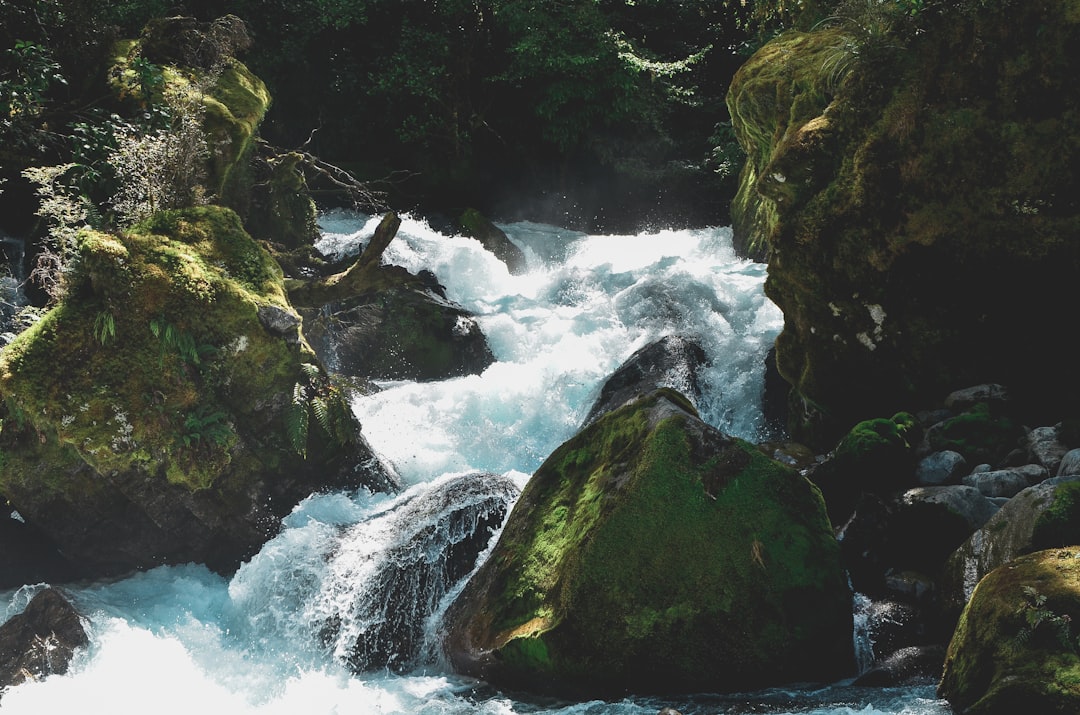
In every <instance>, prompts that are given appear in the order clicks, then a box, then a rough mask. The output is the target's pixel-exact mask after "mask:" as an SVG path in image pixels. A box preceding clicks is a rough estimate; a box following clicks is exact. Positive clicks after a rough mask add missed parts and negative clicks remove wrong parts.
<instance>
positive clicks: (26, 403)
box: [0, 207, 388, 573]
mask: <svg viewBox="0 0 1080 715" xmlns="http://www.w3.org/2000/svg"><path fill="white" fill-rule="evenodd" d="M80 250H81V253H80V258H79V262H78V268H77V270H76V272H75V273H74V275H72V277H71V285H70V290H69V292H68V294H67V296H66V297H65V298H64V299H63V300H62V301H61V302H60V303H59V304H57V305H56V306H55V307H54V308H53V309H52V310H50V311H49V313H48V314H47V315H46V316H45V317H44V319H42V320H41V321H40V322H39V323H38V324H37V325H36V326H34V327H33V328H31V329H30V330H27V331H26V332H24V333H22V334H21V335H20V336H19V337H18V338H17V339H16V340H15V341H14V342H13V343H11V344H10V345H8V346H7V347H6V348H5V349H4V350H3V352H0V396H2V397H3V400H4V408H3V412H4V414H3V415H2V419H3V421H2V423H0V424H2V431H0V461H2V463H3V470H2V473H0V493H2V494H3V495H4V496H5V497H7V499H8V500H10V502H11V504H12V505H13V506H14V507H15V508H16V509H18V511H19V512H20V514H22V515H23V516H24V517H25V518H26V520H27V521H28V522H30V523H32V524H34V525H36V526H37V527H38V528H40V529H41V530H42V531H44V532H45V533H46V534H47V535H48V536H49V537H51V538H52V539H53V541H54V542H55V543H56V544H57V546H59V548H60V549H61V551H63V553H64V554H66V555H67V556H68V557H69V558H70V559H72V560H73V561H74V562H75V563H76V565H77V566H78V567H80V568H81V569H82V570H83V571H85V572H90V573H100V572H111V571H121V570H124V569H128V568H136V567H145V566H152V565H155V564H158V563H162V562H177V561H192V560H194V561H205V562H208V563H210V564H211V565H212V566H215V567H219V568H228V567H230V566H232V565H235V564H236V563H237V562H238V561H239V560H240V559H241V558H243V557H245V556H247V555H250V553H252V552H253V550H254V549H256V548H257V547H258V546H259V545H261V543H262V542H263V541H264V540H265V539H266V537H267V536H268V535H269V534H270V533H272V531H273V530H274V529H275V527H276V525H277V518H278V517H279V516H280V515H282V514H283V513H285V512H287V511H288V510H289V509H291V508H292V506H293V505H294V504H295V503H296V502H297V501H298V500H300V499H302V498H303V497H305V496H307V495H308V494H310V493H311V492H312V491H315V490H318V489H321V488H324V487H329V486H347V485H351V486H359V485H360V484H362V483H367V484H369V485H370V486H372V487H378V488H384V487H386V486H387V482H388V475H387V474H386V472H385V471H384V470H383V469H382V468H381V467H379V466H378V465H377V460H374V459H372V458H371V454H370V451H369V450H368V449H367V447H366V444H365V443H364V440H363V438H362V436H361V435H360V434H359V425H358V424H357V423H356V421H355V418H354V417H353V416H352V413H351V411H350V410H349V409H348V406H347V404H345V403H344V400H343V396H342V394H341V393H340V392H339V391H337V390H336V389H335V388H334V386H333V385H332V384H331V383H330V382H329V381H328V379H327V378H326V377H325V375H324V374H322V373H320V369H319V367H318V366H317V365H318V363H317V359H316V357H315V355H314V354H313V353H312V351H311V350H310V348H308V347H307V346H306V343H305V342H304V341H303V339H302V337H301V335H300V333H299V331H298V325H299V319H298V317H297V316H296V315H295V313H293V312H292V309H291V307H290V306H289V304H288V302H287V300H286V298H285V292H284V287H283V283H282V277H281V271H280V269H279V268H278V266H277V264H275V263H274V261H273V260H272V259H271V257H270V256H269V254H267V253H266V251H265V250H263V249H262V248H261V247H260V246H259V245H258V244H256V243H255V242H254V241H253V240H252V239H251V238H250V237H249V236H248V235H247V234H246V233H245V232H244V231H243V229H242V227H241V225H240V221H239V219H238V217H237V216H236V214H235V213H233V212H232V211H229V210H228V209H223V208H219V207H203V208H197V209H190V210H185V211H177V212H167V213H163V214H158V215H156V216H154V217H153V218H152V219H150V220H149V221H148V222H146V223H144V224H142V225H139V226H137V227H135V228H134V229H133V230H132V231H130V232H129V233H126V234H122V235H112V234H107V233H100V232H94V231H88V232H86V233H84V234H83V236H82V243H81V249H80ZM290 317H291V320H290V319H289V318H290ZM311 405H318V406H319V407H320V409H317V410H314V411H312V410H311ZM309 411H311V413H312V414H314V415H315V417H316V418H322V419H321V420H320V419H310V418H309ZM320 422H321V423H322V424H320ZM309 425H310V427H309ZM363 465H367V466H363Z"/></svg>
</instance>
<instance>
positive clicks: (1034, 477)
mask: <svg viewBox="0 0 1080 715" xmlns="http://www.w3.org/2000/svg"><path fill="white" fill-rule="evenodd" d="M1047 476H1048V475H1047V473H1046V468H1045V467H1042V466H1040V465H1038V464H1026V465H1024V466H1022V467H1015V468H1012V469H997V470H994V471H990V472H978V473H976V474H969V475H968V476H966V477H964V484H965V485H967V486H969V487H975V488H976V489H978V490H979V492H980V493H981V494H982V495H983V496H987V497H1014V496H1016V495H1017V494H1019V493H1020V492H1021V491H1023V490H1024V489H1027V488H1028V487H1030V486H1032V485H1034V484H1038V483H1039V482H1041V481H1044V480H1045V479H1046V478H1047Z"/></svg>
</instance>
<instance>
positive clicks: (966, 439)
mask: <svg viewBox="0 0 1080 715" xmlns="http://www.w3.org/2000/svg"><path fill="white" fill-rule="evenodd" d="M1022 437H1023V428H1022V427H1021V426H1020V425H1018V424H1016V422H1014V421H1013V420H1012V418H1010V417H1008V416H1005V415H995V414H994V413H993V412H992V411H991V409H990V407H989V406H988V405H987V404H985V403H979V404H977V405H975V406H974V407H973V408H971V409H970V410H968V411H967V412H964V413H963V414H960V415H957V416H955V417H951V418H949V419H947V420H945V421H944V422H943V423H942V426H941V428H940V430H935V431H933V432H931V434H930V446H931V447H932V448H934V449H935V450H945V449H949V450H952V451H954V452H959V453H960V454H962V455H963V456H964V458H965V459H966V460H967V461H968V462H969V463H970V464H980V463H984V462H985V463H991V464H995V463H997V462H999V461H1000V460H1001V459H1002V458H1003V457H1004V456H1005V455H1006V454H1008V453H1009V452H1010V451H1012V450H1013V449H1014V448H1016V446H1017V445H1018V443H1019V440H1020V439H1021V438H1022Z"/></svg>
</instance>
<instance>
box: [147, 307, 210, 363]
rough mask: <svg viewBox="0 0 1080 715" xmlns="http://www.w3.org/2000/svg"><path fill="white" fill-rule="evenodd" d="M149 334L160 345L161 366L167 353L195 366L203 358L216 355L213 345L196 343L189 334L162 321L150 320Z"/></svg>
mask: <svg viewBox="0 0 1080 715" xmlns="http://www.w3.org/2000/svg"><path fill="white" fill-rule="evenodd" d="M150 333H151V335H153V336H154V337H155V338H157V339H158V341H159V342H160V343H161V359H160V363H159V364H161V365H164V364H165V356H166V355H167V354H169V353H175V354H176V355H179V356H180V359H181V360H183V361H184V362H186V363H188V364H189V365H195V366H199V365H202V362H203V358H204V357H206V356H210V355H214V354H216V353H217V348H215V347H214V346H213V345H207V344H202V345H200V344H198V343H196V342H195V338H194V336H192V335H191V333H189V332H187V331H185V330H180V329H179V328H177V327H176V326H175V325H173V324H172V323H168V322H165V321H164V320H158V319H153V320H151V321H150Z"/></svg>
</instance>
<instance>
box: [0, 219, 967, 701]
mask: <svg viewBox="0 0 1080 715" xmlns="http://www.w3.org/2000/svg"><path fill="white" fill-rule="evenodd" d="M377 220H378V219H377V217H366V216H362V215H356V214H351V213H346V212H336V213H330V214H326V215H324V216H323V217H322V219H321V226H322V227H323V231H324V233H323V238H322V240H321V242H320V244H319V248H320V250H322V251H323V252H324V253H327V254H328V255H342V256H343V255H349V254H352V253H355V252H357V251H358V250H359V248H360V242H361V241H362V240H363V239H365V238H366V237H367V236H370V234H371V232H372V231H373V230H374V226H375V223H377ZM503 228H504V230H506V232H507V233H508V235H509V236H510V237H511V239H512V240H513V241H514V242H515V243H516V244H517V245H518V246H519V247H520V248H522V249H523V250H524V252H525V253H526V256H527V258H528V264H529V271H528V272H527V273H526V274H524V275H520V276H513V275H510V274H509V273H508V272H507V270H506V268H505V267H504V266H503V264H501V263H500V262H499V261H498V260H496V259H495V258H494V257H493V256H492V255H491V254H489V253H487V252H486V251H484V250H483V249H482V248H481V247H480V245H479V244H478V243H477V242H476V241H473V240H471V239H468V238H463V237H457V236H448V235H443V234H440V233H438V232H437V231H434V230H432V229H431V228H430V227H429V226H428V225H427V224H426V223H424V222H422V221H418V220H414V219H411V218H408V217H406V218H405V221H404V222H403V225H402V228H401V231H400V232H399V235H398V237H397V238H396V239H395V240H394V241H393V242H392V243H391V245H390V247H389V248H388V249H387V251H386V253H385V254H384V255H385V257H386V259H387V260H388V261H390V262H393V263H396V264H398V265H402V266H405V267H406V268H408V269H409V270H411V271H413V272H416V271H419V270H421V269H427V270H431V271H433V272H434V273H435V275H436V276H437V277H438V278H439V281H440V282H441V283H442V284H443V285H445V286H446V292H447V295H448V297H449V298H451V299H452V300H455V301H457V302H458V303H461V304H462V305H464V306H465V307H466V308H468V309H470V310H471V311H473V312H474V313H475V314H476V315H477V316H478V319H479V322H480V324H481V327H482V328H483V330H484V333H485V334H486V335H487V337H488V340H489V342H490V345H491V348H492V351H493V353H494V355H495V356H496V362H495V363H494V364H493V365H492V366H491V367H490V368H488V369H487V370H486V371H485V372H484V373H483V374H482V375H479V376H470V377H463V378H457V379H452V380H446V381H442V382H433V383H432V382H429V383H423V384H417V383H411V382H393V383H383V384H381V387H382V388H383V389H382V390H381V391H380V392H377V393H376V394H373V395H369V396H363V397H357V398H356V399H355V401H354V405H353V406H354V409H355V411H356V413H357V414H358V416H359V417H360V420H361V422H362V424H363V429H364V433H365V434H366V435H367V438H368V440H369V441H370V442H371V443H372V445H373V446H374V447H375V449H376V450H377V451H378V452H379V454H380V456H381V457H382V458H383V459H384V460H385V461H386V462H387V463H389V464H391V465H392V466H393V468H394V469H395V470H396V471H397V472H398V473H399V474H400V476H401V477H402V480H403V482H404V483H405V485H406V486H407V490H406V491H405V493H404V494H402V495H399V496H395V497H390V496H386V495H370V494H367V493H366V492H360V493H339V494H324V495H319V496H314V497H311V498H309V499H307V500H305V501H304V502H303V503H301V504H299V505H298V506H297V508H296V509H295V510H294V512H293V513H292V514H291V515H289V516H288V517H287V518H286V519H285V521H284V528H283V530H282V531H281V533H280V534H279V535H278V536H277V537H275V538H274V539H272V540H271V541H270V542H269V543H267V544H266V546H265V547H264V548H263V549H262V551H260V553H259V554H257V555H256V556H255V557H254V558H253V559H252V560H251V561H250V562H248V563H246V564H244V565H243V566H242V567H241V569H240V570H239V571H238V572H237V573H236V574H234V575H233V576H232V577H230V578H225V577H222V576H220V575H217V574H213V573H211V572H209V571H208V570H206V569H205V568H203V567H201V566H196V565H186V566H174V567H162V568H158V569H154V570H152V571H148V572H145V573H140V574H136V575H134V576H131V577H128V578H124V579H119V580H114V581H108V582H96V583H80V584H61V586H62V588H63V589H64V591H65V592H66V593H67V594H68V595H69V596H70V597H71V599H72V600H73V601H74V602H75V603H76V605H77V606H78V607H79V608H80V610H81V611H82V612H83V613H85V614H86V615H87V617H88V619H89V629H90V632H91V646H90V647H89V648H88V649H86V650H85V651H83V652H81V653H80V654H79V655H77V657H76V660H75V661H74V663H73V666H72V669H71V671H70V672H69V674H67V675H65V676H53V677H51V678H48V679H46V680H44V681H42V682H40V683H29V684H26V685H22V686H19V687H17V688H14V689H11V690H9V691H8V692H7V693H5V694H4V695H3V697H2V699H0V712H4V713H9V712H10V713H46V712H49V713H51V712H64V711H69V712H86V711H90V712H102V713H105V712H107V713H115V714H120V713H140V714H142V713H148V712H153V713H172V712H177V713H179V712H184V713H193V712H196V713H197V712H202V713H231V714H246V713H258V714H276V713H281V714H283V715H284V714H288V715H296V714H299V713H303V714H305V715H307V714H324V713H325V714H327V715H330V714H340V715H344V714H345V713H357V714H368V713H371V714H382V713H385V714H390V713H405V714H410V715H411V714H423V715H457V714H461V715H466V714H477V715H481V714H482V715H510V714H522V715H524V714H525V713H550V714H556V713H558V714H563V715H601V714H604V715H607V714H609V713H610V714H612V715H653V714H655V713H657V712H658V711H659V710H660V709H661V708H662V707H675V708H677V709H678V710H680V711H681V712H682V713H684V715H692V714H701V715H704V714H706V713H707V714H710V715H713V714H716V715H719V714H724V715H736V714H738V715H742V714H749V713H775V714H781V713H800V714H807V715H809V714H814V715H842V714H846V713H864V714H879V713H880V714H888V715H901V714H903V715H946V714H947V713H949V712H950V710H949V708H948V706H947V705H946V704H944V703H942V702H940V701H938V700H935V699H934V686H933V684H932V683H926V684H921V685H916V686H910V687H903V688H893V689H857V688H851V687H846V686H844V684H834V685H831V686H827V687H826V686H822V687H814V688H811V687H804V688H787V689H776V690H770V691H763V692H755V693H748V694H740V695H725V696H718V695H698V696H692V697H691V696H684V697H678V698H660V699H657V698H627V699H624V700H620V701H617V702H584V703H571V702H562V701H553V700H546V699H538V698H531V697H526V696H521V695H511V694H505V693H500V692H498V691H496V690H494V689H492V688H490V687H488V686H486V685H485V684H483V683H478V682H476V681H472V680H469V679H466V678H461V677H458V676H455V675H453V674H450V673H448V672H447V671H446V669H445V668H444V667H443V665H442V663H441V661H440V658H439V655H438V626H439V621H438V617H439V613H440V612H441V609H442V608H444V607H445V605H446V603H447V602H448V600H449V599H450V598H452V596H453V593H454V591H453V589H454V586H455V584H444V588H443V590H442V591H440V592H439V593H438V594H435V596H434V597H433V598H432V599H431V603H432V605H431V607H430V608H429V609H428V610H429V611H430V612H427V613H419V614H417V616H416V618H417V619H418V623H417V625H416V628H417V632H418V633H420V637H419V642H420V646H419V651H418V654H417V655H416V657H415V660H414V661H412V664H411V665H410V666H409V668H408V669H407V670H406V672H404V673H400V672H391V669H390V668H381V669H375V671H374V672H367V673H364V674H361V675H356V674H353V673H352V672H351V671H350V669H349V668H348V667H347V666H346V662H345V661H346V660H347V654H346V653H345V650H347V649H343V648H342V645H341V642H340V639H339V640H335V639H334V638H328V637H327V636H326V633H325V632H320V627H321V626H320V624H323V625H325V624H326V623H328V622H333V623H334V624H335V627H336V626H338V625H341V624H353V626H351V627H354V628H356V629H357V630H358V631H364V630H365V629H369V628H378V627H379V625H378V624H377V623H371V622H370V618H375V619H376V620H377V618H378V616H377V615H376V616H373V617H369V616H368V615H366V614H368V613H369V612H378V611H379V609H371V608H370V606H371V605H372V604H371V603H370V601H371V600H373V599H377V598H378V596H373V595H371V594H372V593H378V592H377V591H370V590H368V589H367V587H366V585H365V584H364V583H363V582H364V581H365V579H382V578H386V576H385V574H386V573H387V570H388V569H389V570H393V569H394V568H399V567H398V566H397V564H398V560H399V559H400V556H399V554H400V552H401V547H402V544H403V540H404V539H407V538H411V537H410V536H409V534H406V533H404V532H406V531H408V529H407V528H406V527H405V526H403V525H404V524H407V523H414V524H415V522H418V521H419V522H424V523H426V524H436V523H438V524H442V523H444V521H440V519H443V516H444V514H443V512H440V511H439V508H442V507H437V506H431V507H426V506H424V505H425V504H428V503H431V504H435V503H437V502H439V501H440V500H439V499H436V498H433V495H438V494H443V493H447V490H449V491H450V492H452V491H453V488H454V485H455V484H457V483H459V482H460V480H461V479H462V477H461V475H465V474H468V473H473V472H477V471H480V472H485V473H489V474H491V475H493V476H491V477H488V479H490V480H491V482H490V484H491V485H492V486H491V489H492V490H493V491H499V492H500V494H502V495H503V496H504V497H505V499H508V500H512V498H513V493H514V491H515V488H520V487H521V486H523V485H524V484H525V482H526V481H527V480H528V478H529V475H530V474H531V473H532V472H533V471H534V470H535V469H536V468H537V467H538V466H539V465H540V463H541V462H542V461H543V460H544V459H545V458H546V457H547V455H548V454H550V453H551V452H552V451H553V450H554V449H555V448H556V447H557V446H558V445H559V444H561V443H562V442H563V441H565V440H566V439H568V438H569V437H571V436H572V435H573V434H574V433H575V432H576V431H577V429H578V428H579V427H580V424H581V422H582V420H583V419H584V417H585V415H586V413H587V412H588V410H589V407H590V406H591V404H592V401H593V399H594V398H595V397H596V394H597V392H598V390H599V388H600V386H601V384H602V383H603V381H604V379H605V378H606V377H607V376H608V375H610V374H611V372H612V371H614V370H615V369H616V368H617V367H618V366H619V364H620V363H621V362H622V361H623V360H624V359H625V358H627V357H628V356H629V355H630V354H631V353H633V352H634V350H636V349H638V348H640V347H643V346H644V345H646V344H648V343H650V342H652V341H654V340H656V339H658V338H660V337H662V336H664V335H667V334H679V335H683V336H686V337H692V338H695V339H697V340H698V341H699V342H700V343H701V345H702V346H703V348H704V349H705V352H706V354H707V356H708V358H709V360H710V364H709V366H708V367H707V368H706V369H704V370H703V371H702V372H701V374H700V375H699V379H700V382H701V383H702V388H703V389H702V396H701V398H700V399H699V404H698V407H699V410H700V412H701V413H702V416H703V417H704V418H705V419H706V420H707V421H708V422H710V423H711V424H713V425H715V426H717V427H718V428H720V429H721V430H724V431H726V432H728V433H731V434H735V435H737V436H740V437H744V438H747V439H751V440H754V439H757V438H758V437H760V436H762V431H763V429H764V422H763V419H762V416H761V407H760V405H761V398H762V394H761V393H762V385H763V369H762V363H763V359H764V357H765V354H766V352H767V350H768V348H769V346H770V345H771V343H772V341H773V340H774V338H775V337H776V334H777V333H778V331H779V330H780V327H781V325H782V316H781V315H780V313H779V311H778V310H777V309H776V307H775V306H773V305H772V304H771V303H770V302H769V301H768V300H767V299H766V298H765V296H764V293H763V291H762V286H763V283H764V278H765V270H764V266H761V265H759V264H754V263H751V262H747V261H743V260H740V259H738V258H737V257H736V256H735V254H734V251H733V250H732V248H731V238H730V231H729V230H728V229H723V228H721V229H701V230H680V231H660V232H654V233H644V234H641V235H637V236H586V235H584V234H580V233H574V232H569V231H564V230H561V229H557V228H554V227H551V226H546V225H540V224H532V223H518V224H511V225H507V226H504V227H503ZM480 496H482V495H475V494H474V495H473V496H472V497H469V498H476V499H477V504H479V503H480V502H479V498H480ZM485 504H487V503H486V502H485ZM444 506H445V505H444ZM488 506H490V504H487V505H486V506H477V507H476V508H477V509H478V510H482V509H486V508H488ZM408 509H412V510H414V511H412V512H407V511H406V510H408ZM425 509H427V510H428V511H424V510H425ZM417 510H419V511H417ZM406 513H407V514H409V516H408V518H402V516H401V515H402V514H406ZM418 513H419V514H422V515H426V516H421V517H417V516H416V514H418ZM485 513H487V512H485ZM424 523H422V524H420V525H421V526H423V525H424ZM441 528H442V527H437V528H435V529H434V530H435V531H439V530H440V529H441ZM430 530H431V529H429V531H430ZM444 531H446V529H444ZM445 538H446V539H453V538H456V537H455V536H453V535H452V534H449V531H447V534H446V535H445ZM391 555H392V556H391ZM401 568H405V567H401ZM373 574H378V575H373ZM42 587H43V586H42V585H30V586H27V587H24V588H22V589H19V590H17V591H12V592H8V593H0V618H4V617H5V616H10V615H13V614H14V613H17V612H19V611H20V610H21V609H22V608H23V607H24V606H25V604H26V602H27V601H28V600H29V598H30V597H31V596H32V595H33V594H34V593H35V592H36V591H37V590H39V589H40V588H42ZM5 608H6V613H5V610H4V609H5ZM361 616H363V618H361ZM364 619H368V620H364ZM357 624H359V625H357ZM341 628H342V629H343V630H344V626H343V625H342V626H341ZM387 662H389V661H387ZM395 662H400V661H395ZM394 670H395V671H400V670H401V669H400V668H395V669H394Z"/></svg>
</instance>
